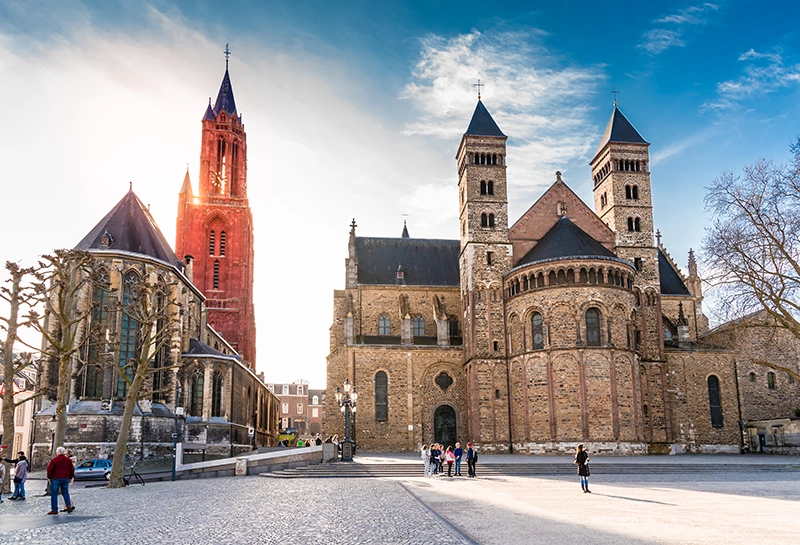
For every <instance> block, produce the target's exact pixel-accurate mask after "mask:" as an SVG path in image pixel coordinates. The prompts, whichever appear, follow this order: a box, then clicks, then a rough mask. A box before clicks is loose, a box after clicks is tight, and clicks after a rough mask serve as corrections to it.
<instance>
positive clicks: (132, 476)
mask: <svg viewBox="0 0 800 545" xmlns="http://www.w3.org/2000/svg"><path fill="white" fill-rule="evenodd" d="M135 465H136V462H133V465H131V467H126V468H124V469H128V470H130V473H128V475H125V474H124V473H123V475H122V482H123V483H124V484H125V486H128V485H129V484H131V481H134V482H136V483H139V484H140V485H142V486H144V478H143V477H142V476H141V475H139V473H137V472H136V469H135V468H134V466H135ZM123 471H124V470H123ZM105 477H106V480H107V481H108V480H110V479H111V472H108V473H106V475H105Z"/></svg>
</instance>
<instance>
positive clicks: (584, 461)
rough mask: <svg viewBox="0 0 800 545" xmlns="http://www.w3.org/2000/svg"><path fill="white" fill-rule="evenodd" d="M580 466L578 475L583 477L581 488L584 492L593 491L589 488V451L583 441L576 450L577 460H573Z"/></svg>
mask: <svg viewBox="0 0 800 545" xmlns="http://www.w3.org/2000/svg"><path fill="white" fill-rule="evenodd" d="M572 463H573V464H575V465H576V466H578V475H579V476H580V478H581V489H582V490H583V492H584V493H587V492H588V493H591V492H592V491H591V490H589V453H588V452H586V449H585V448H584V446H583V443H581V444H580V445H578V448H577V449H576V450H575V460H574V461H573V462H572Z"/></svg>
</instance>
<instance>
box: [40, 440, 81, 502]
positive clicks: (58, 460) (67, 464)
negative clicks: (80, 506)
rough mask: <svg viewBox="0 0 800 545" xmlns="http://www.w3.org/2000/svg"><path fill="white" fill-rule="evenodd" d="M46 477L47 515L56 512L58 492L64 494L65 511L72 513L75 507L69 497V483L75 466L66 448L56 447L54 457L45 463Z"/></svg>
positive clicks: (73, 476)
mask: <svg viewBox="0 0 800 545" xmlns="http://www.w3.org/2000/svg"><path fill="white" fill-rule="evenodd" d="M47 478H48V479H49V480H50V512H49V513H47V514H48V515H57V514H58V493H59V492H61V495H62V496H64V504H65V505H66V507H67V509H66V511H67V513H72V512H73V511H74V510H75V507H74V506H73V505H72V501H71V500H70V498H69V483H70V481H71V480H72V479H74V478H75V466H74V465H72V460H70V459H69V458H68V457H67V449H65V448H64V447H58V448H57V449H56V457H55V458H53V459H52V460H50V463H49V464H48V465H47Z"/></svg>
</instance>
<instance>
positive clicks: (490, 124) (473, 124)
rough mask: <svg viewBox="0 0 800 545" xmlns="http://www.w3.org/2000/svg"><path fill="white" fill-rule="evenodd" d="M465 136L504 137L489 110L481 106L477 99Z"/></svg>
mask: <svg viewBox="0 0 800 545" xmlns="http://www.w3.org/2000/svg"><path fill="white" fill-rule="evenodd" d="M464 134H465V135H470V136H501V137H503V138H505V137H506V135H505V134H503V131H501V130H500V127H498V126H497V123H495V121H494V119H492V115H491V114H490V113H489V110H487V109H486V106H484V105H483V102H481V99H480V98H479V99H478V105H477V106H475V112H474V113H473V114H472V120H471V121H470V122H469V127H467V132H465V133H464Z"/></svg>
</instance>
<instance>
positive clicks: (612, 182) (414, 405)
mask: <svg viewBox="0 0 800 545" xmlns="http://www.w3.org/2000/svg"><path fill="white" fill-rule="evenodd" d="M506 138H507V137H506V135H505V134H503V132H502V131H501V130H500V128H499V127H498V125H497V124H496V123H495V121H494V120H493V119H492V116H491V115H490V114H489V112H488V110H487V109H486V107H485V106H484V105H483V103H482V102H481V101H480V98H479V100H478V104H477V107H476V108H475V112H474V114H473V116H472V119H471V121H470V123H469V126H468V128H467V131H466V132H465V133H464V135H463V137H462V139H461V143H460V145H459V147H458V153H457V155H456V167H457V171H458V195H459V202H458V206H459V221H460V233H461V238H460V240H430V239H415V238H411V237H410V235H409V232H408V230H407V229H406V228H404V229H403V233H402V237H401V238H373V237H362V236H357V235H356V223H355V221H354V222H353V224H352V225H351V230H350V240H349V245H348V257H347V259H346V266H345V268H346V275H345V278H346V281H345V286H344V289H343V290H336V291H335V292H334V320H333V325H332V327H331V349H330V355H329V356H328V363H327V365H328V369H327V379H328V386H329V387H331V388H333V387H335V386H336V385H339V384H341V383H342V382H343V381H344V380H345V379H349V381H350V382H351V383H352V384H354V386H355V388H356V389H357V391H358V392H359V406H358V412H357V416H356V421H355V423H354V430H355V431H354V440H355V441H356V443H357V446H358V448H359V449H361V450H365V451H394V450H414V449H417V448H418V446H419V445H420V444H422V443H430V442H432V441H438V442H441V443H444V444H446V445H447V444H454V443H455V441H456V440H458V441H461V442H462V443H464V442H466V441H473V442H476V443H477V444H478V445H479V447H480V448H481V449H482V450H483V451H485V452H492V451H494V452H509V451H513V452H523V453H549V452H561V451H566V450H572V449H574V448H575V445H576V444H577V443H579V442H586V443H589V444H590V447H591V449H592V450H593V451H595V452H608V453H615V454H633V453H648V452H650V453H655V452H686V451H691V452H738V450H739V446H740V442H741V440H742V438H741V437H742V436H741V433H740V427H739V421H740V420H741V406H740V403H739V396H738V393H737V392H738V389H737V378H736V368H735V356H734V352H733V351H730V350H727V349H724V348H718V347H715V346H713V345H712V344H710V343H708V342H704V341H703V339H702V337H703V335H704V334H705V333H706V332H707V330H708V320H707V319H706V317H705V316H704V315H703V311H702V305H701V304H702V299H703V298H702V293H701V283H700V278H699V277H698V274H697V265H696V263H695V261H694V257H693V255H692V254H691V253H690V255H689V263H688V273H689V274H688V276H684V275H683V274H682V273H681V271H680V269H679V268H678V267H677V266H676V264H675V263H674V262H673V260H672V258H671V257H670V255H669V254H668V253H667V251H666V249H665V248H664V246H663V245H662V244H661V241H660V234H658V233H657V232H656V231H655V228H654V222H653V203H652V199H651V190H650V161H649V146H650V144H649V143H648V142H646V141H645V140H644V138H642V136H641V135H640V134H639V133H638V132H637V131H636V129H635V128H634V127H633V125H632V124H631V123H630V122H629V121H628V120H627V119H626V118H625V116H624V115H623V114H622V112H621V111H620V110H619V109H618V108H617V106H616V104H615V105H614V111H613V113H612V115H611V119H610V120H609V122H608V126H607V127H606V130H605V133H604V134H603V137H602V140H601V141H600V143H599V146H598V148H597V152H596V154H595V155H594V158H593V159H592V161H591V169H592V177H593V181H594V210H592V209H591V208H590V207H589V206H587V205H586V204H585V203H584V202H582V201H581V199H580V198H579V197H578V196H577V195H576V194H575V193H574V192H573V191H572V190H571V189H570V188H569V187H568V186H567V184H566V183H565V182H564V181H563V180H562V179H561V175H560V173H556V180H555V182H554V183H553V185H551V186H550V187H549V188H548V189H547V190H546V191H545V192H544V194H542V196H541V197H540V198H539V199H538V200H537V201H536V202H535V203H534V204H533V205H532V206H531V207H530V208H529V209H528V211H527V212H525V213H524V214H523V215H522V217H521V218H520V219H519V220H518V221H517V222H516V223H515V224H514V225H511V226H509V220H508V193H507V184H506V165H507V160H508V157H507V155H506ZM512 160H513V158H512ZM326 403H327V404H328V405H329V406H327V407H326V414H328V415H334V414H337V413H338V410H337V409H338V408H337V407H336V403H335V400H334V396H328V397H327V400H326ZM327 425H328V429H329V430H331V433H334V432H338V433H340V434H341V433H342V431H343V430H342V429H341V428H343V423H342V422H341V419H339V418H330V417H329V418H328V422H327ZM337 427H338V428H339V429H338V430H337Z"/></svg>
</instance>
